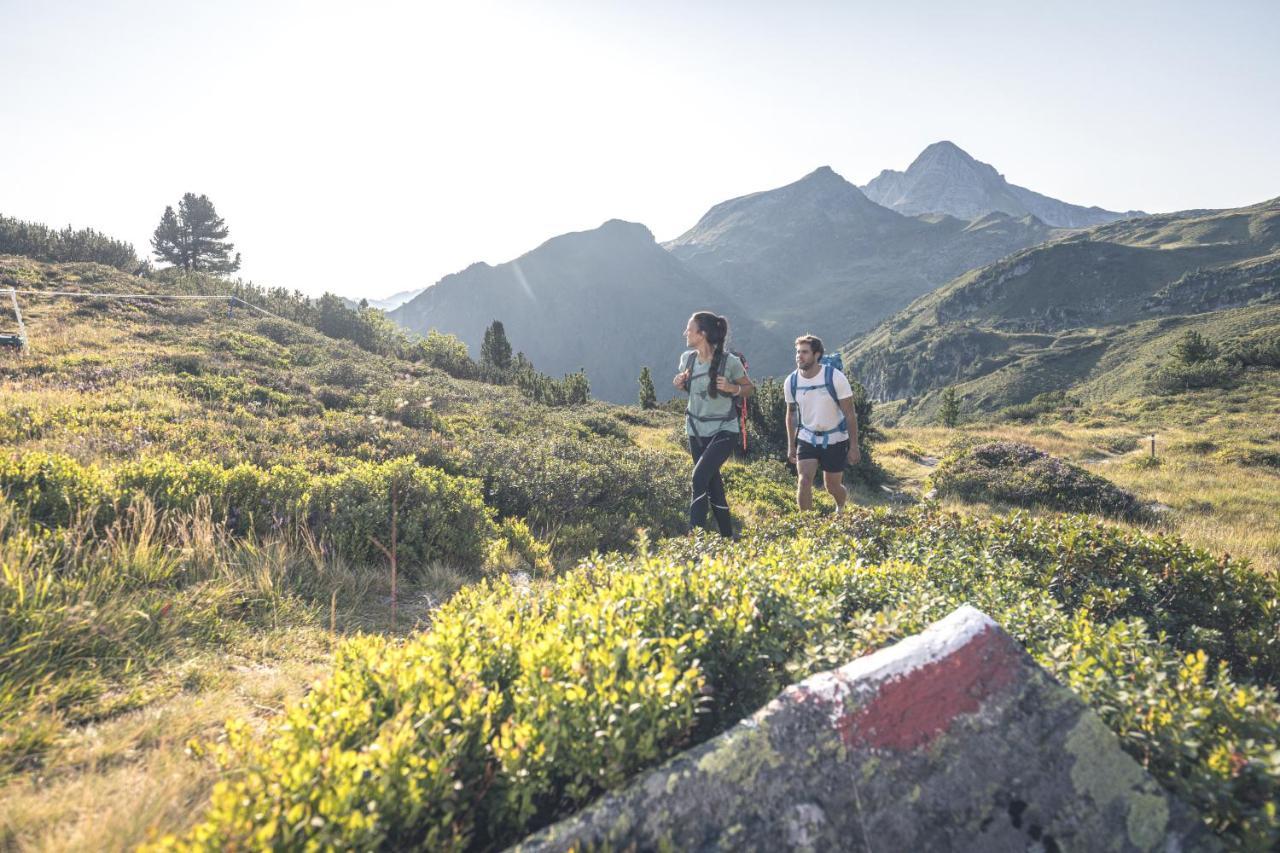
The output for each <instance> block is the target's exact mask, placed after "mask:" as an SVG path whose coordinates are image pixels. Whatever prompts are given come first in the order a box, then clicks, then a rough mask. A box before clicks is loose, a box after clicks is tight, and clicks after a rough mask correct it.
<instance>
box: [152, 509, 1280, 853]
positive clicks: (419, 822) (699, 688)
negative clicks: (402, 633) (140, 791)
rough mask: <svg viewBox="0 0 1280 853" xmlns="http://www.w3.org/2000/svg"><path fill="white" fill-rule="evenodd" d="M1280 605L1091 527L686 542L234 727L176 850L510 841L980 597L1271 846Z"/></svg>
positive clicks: (1134, 737) (934, 516) (1171, 775)
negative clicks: (217, 774)
mask: <svg viewBox="0 0 1280 853" xmlns="http://www.w3.org/2000/svg"><path fill="white" fill-rule="evenodd" d="M1046 593H1047V594H1046ZM1277 596H1278V590H1277V586H1276V582H1275V581H1274V580H1272V579H1267V578H1263V577H1261V576H1259V575H1257V574H1256V573H1253V572H1251V571H1250V570H1249V569H1248V568H1247V567H1245V566H1243V565H1241V564H1238V563H1234V562H1231V561H1214V560H1212V559H1211V558H1209V557H1208V556H1207V555H1204V554H1202V553H1200V552H1195V551H1192V550H1190V549H1187V548H1186V547H1185V546H1181V545H1179V544H1177V543H1176V542H1172V541H1170V540H1166V539H1162V538H1158V537H1148V536H1145V535H1142V534H1136V533H1127V532H1123V531H1118V530H1116V529H1114V528H1107V527H1103V526H1100V525H1093V524H1090V523H1089V522H1087V521H1085V520H1082V519H1079V518H1067V519H1058V520H1055V521H1053V522H1045V521H1041V520H1036V519H1026V518H1022V517H1018V516H1013V517H1010V518H1006V519H996V520H994V521H990V522H976V521H970V520H962V519H959V518H958V517H955V516H950V515H944V514H941V513H938V512H936V511H934V510H927V509H926V510H913V511H908V512H898V513H887V512H883V511H881V512H875V513H871V512H865V511H853V512H851V513H848V514H846V515H844V516H842V517H839V518H836V519H834V520H830V521H817V520H815V519H812V518H808V519H806V518H795V517H793V518H791V519H788V520H785V521H781V522H778V523H776V524H773V525H769V526H766V527H761V528H759V529H756V530H754V531H752V532H751V533H750V534H749V535H748V536H747V537H746V538H744V540H743V541H742V542H738V543H733V542H724V541H721V540H720V539H719V537H698V538H693V539H690V538H688V537H679V538H677V539H674V540H670V541H669V542H667V543H666V544H664V545H663V546H662V547H661V549H660V550H659V552H658V554H657V555H656V556H654V557H635V558H627V557H608V558H601V559H597V560H595V561H593V562H587V563H584V564H583V565H581V566H580V567H579V568H578V569H577V570H575V571H574V572H572V573H570V574H569V575H567V576H565V577H564V578H562V579H561V580H560V581H559V582H557V583H556V584H554V585H552V586H551V587H549V588H547V589H545V590H543V591H541V592H535V593H527V592H521V591H518V590H517V589H515V588H513V587H512V586H510V585H508V584H506V583H497V584H494V585H492V586H480V587H474V588H472V589H470V590H469V591H465V592H464V593H462V594H461V595H460V596H458V597H457V598H456V599H455V600H454V601H452V602H451V603H450V604H449V605H448V606H446V607H445V608H443V609H442V610H441V611H440V612H439V613H438V614H437V616H436V619H435V620H434V622H433V626H432V628H431V630H430V631H428V632H427V633H425V634H423V635H420V636H418V637H415V638H412V639H410V640H408V641H406V642H403V643H396V642H389V641H386V640H383V639H377V638H361V639H358V640H356V641H354V642H351V643H348V644H347V645H346V646H344V647H343V649H342V651H341V652H340V653H339V656H338V659H337V662H336V665H335V670H334V673H333V676H332V678H331V680H330V681H329V682H328V683H327V684H324V685H321V686H319V687H318V688H317V689H316V690H314V691H313V692H312V693H311V694H310V695H309V696H308V697H307V698H306V699H304V700H303V701H302V702H300V703H298V704H296V705H294V706H293V707H291V708H290V709H289V711H288V712H287V714H286V717H285V719H284V721H283V722H282V723H281V724H278V725H276V726H275V727H274V728H273V730H272V731H271V733H270V734H269V735H268V736H266V737H265V738H258V737H255V736H254V735H253V734H251V728H250V727H249V726H247V725H237V726H235V727H233V728H232V730H231V741H230V744H231V746H230V749H229V750H226V751H224V752H223V753H222V758H223V761H224V762H226V763H227V765H228V767H229V769H233V770H234V773H233V774H232V775H230V776H228V781H226V782H224V783H222V784H220V785H219V787H218V788H217V790H215V792H214V794H213V797H212V801H211V805H210V808H209V811H208V812H207V814H206V815H205V817H204V819H203V820H202V821H201V822H200V823H199V824H197V826H196V827H195V829H194V830H192V832H191V833H190V835H189V836H187V838H186V839H183V840H179V839H173V838H171V839H167V840H166V841H164V842H163V846H166V847H180V848H189V849H226V848H234V847H248V846H253V847H295V846H302V845H303V844H304V843H305V844H306V845H312V846H316V847H321V848H324V847H343V848H347V847H355V848H360V849H369V848H375V847H383V848H400V847H409V846H413V847H423V848H426V849H433V850H451V849H453V850H457V849H492V848H496V847H500V846H504V845H506V844H509V843H511V842H513V841H515V840H517V839H519V838H520V837H521V836H522V835H524V834H525V833H527V832H529V831H531V830H533V829H536V828H538V827H540V826H543V825H545V824H547V823H549V822H551V821H553V820H555V819H556V818H558V817H560V816H562V815H564V814H566V813H568V812H571V811H573V810H574V809H576V808H578V807H579V806H581V805H582V804H583V803H585V802H587V801H588V800H589V799H591V798H592V797H594V796H595V795H597V794H598V793H599V792H601V791H605V790H609V789H611V788H615V787H617V786H619V785H621V784H623V783H624V782H625V781H626V780H627V779H628V778H629V777H630V776H632V775H633V774H634V773H636V772H638V771H639V770H641V769H643V768H645V767H649V766H652V765H654V764H656V763H657V762H659V761H661V760H663V759H664V758H665V757H667V756H669V755H671V754H673V753H675V752H677V751H679V750H681V749H684V748H687V747H688V746H689V745H690V744H692V743H696V742H697V741H698V740H700V739H703V738H705V737H708V736H710V735H712V734H714V733H716V732H718V731H721V730H723V729H724V728H725V727H727V726H728V725H730V724H732V723H733V722H734V721H736V720H737V719H738V718H739V717H741V716H742V715H743V714H744V713H747V712H749V711H751V710H754V709H755V708H757V707H759V705H760V704H761V703H763V702H764V701H765V700H767V699H768V698H769V697H771V696H772V695H774V694H775V693H776V691H777V690H778V689H779V688H780V687H781V686H783V685H784V684H786V683H788V682H791V681H794V680H796V679H799V678H802V677H804V676H806V675H808V674H810V673H812V672H815V671H818V670H822V669H826V668H829V667H831V666H834V665H838V664H842V663H844V662H846V661H847V660H849V659H851V658H853V657H856V656H858V655H861V654H865V653H866V652H869V651H871V650H874V649H875V648H878V647H881V646H884V645H886V644H888V643H891V642H894V641H896V640H898V639H900V638H902V637H903V636H906V635H908V634H911V633H915V632H917V631H919V630H920V629H921V628H922V627H924V626H925V625H926V624H927V623H928V622H930V621H932V620H934V619H937V618H939V617H941V616H942V615H944V614H945V613H947V612H949V611H950V610H951V609H953V608H954V607H956V606H958V605H959V604H961V603H965V602H969V603H973V604H975V605H976V606H978V607H980V608H982V609H984V610H986V611H987V612H988V613H989V614H990V615H991V616H993V618H995V619H996V620H997V621H999V622H1000V623H1001V624H1002V625H1003V626H1004V627H1005V628H1006V630H1008V631H1009V632H1010V633H1011V634H1012V635H1013V636H1015V637H1017V638H1018V639H1019V640H1021V641H1022V642H1023V643H1024V644H1026V645H1027V647H1028V648H1029V649H1030V651H1031V652H1032V654H1033V655H1034V656H1035V657H1036V658H1037V659H1038V660H1039V661H1040V662H1041V663H1042V664H1043V665H1045V666H1046V667H1048V668H1049V670H1050V671H1051V672H1052V673H1053V674H1054V675H1055V676H1056V677H1058V678H1059V679H1060V680H1062V681H1063V682H1064V683H1067V684H1068V685H1070V686H1071V687H1072V688H1073V689H1075V690H1076V691H1077V693H1079V694H1080V695H1081V696H1082V698H1084V700H1085V701H1086V702H1088V703H1089V704H1090V705H1092V706H1093V707H1094V708H1095V709H1096V710H1097V711H1098V713H1099V714H1100V715H1101V717H1102V719H1103V720H1104V721H1105V722H1106V723H1107V725H1109V726H1110V727H1111V728H1112V730H1114V731H1115V732H1116V733H1117V735H1118V736H1119V738H1120V741H1121V744H1122V745H1123V747H1124V748H1125V749H1126V750H1127V751H1129V752H1130V753H1131V754H1133V755H1134V756H1135V757H1137V758H1138V760H1140V761H1142V762H1143V763H1144V764H1145V765H1146V766H1147V767H1148V768H1149V769H1150V770H1151V772H1152V773H1153V774H1154V775H1155V777H1156V779H1157V780H1158V781H1159V782H1160V783H1161V784H1163V785H1164V786H1166V787H1167V788H1169V789H1170V790H1172V791H1174V792H1175V793H1177V794H1178V795H1180V796H1182V797H1183V798H1185V799H1186V800H1188V801H1189V802H1190V803H1192V804H1193V805H1194V806H1195V807H1196V808H1197V809H1199V810H1200V811H1201V813H1202V814H1203V815H1204V816H1205V819H1206V821H1208V822H1209V824H1210V826H1212V827H1213V828H1214V829H1215V830H1216V831H1218V832H1219V833H1221V834H1222V835H1223V837H1224V838H1225V839H1227V840H1229V841H1233V842H1236V843H1238V844H1240V845H1242V846H1245V847H1250V848H1255V849H1261V848H1264V847H1267V846H1270V845H1274V844H1275V843H1277V842H1278V841H1280V818H1278V817H1277V815H1276V810H1275V806H1274V804H1275V802H1276V801H1277V799H1278V798H1280V765H1277V764H1276V761H1275V754H1276V752H1277V750H1280V701H1278V700H1277V696H1276V693H1275V690H1274V687H1273V685H1274V683H1275V679H1276V676H1277V674H1278V673H1280V670H1277V669H1276V668H1275V663H1276V658H1277V655H1278V654H1280V651H1278V650H1276V649H1275V648H1274V645H1275V643H1274V637H1275V632H1276V629H1277V624H1278V622H1277V620H1280V607H1277ZM1242 625H1245V626H1247V627H1248V630H1246V631H1244V632H1243V633H1241V634H1240V635H1238V636H1236V637H1234V638H1228V634H1229V633H1230V632H1231V631H1232V630H1233V629H1235V628H1239V627H1241V626H1242ZM1204 641H1208V642H1210V643H1211V644H1217V645H1216V646H1215V649H1219V650H1221V651H1222V652H1223V653H1224V655H1225V657H1226V659H1227V660H1228V661H1230V662H1231V665H1230V667H1229V668H1228V667H1221V668H1219V667H1215V666H1213V665H1212V663H1211V657H1210V656H1208V655H1205V654H1204V653H1202V652H1199V651H1196V649H1198V648H1200V647H1201V645H1199V644H1202V643H1203V642H1204ZM1211 654H1212V653H1211ZM1251 679H1253V680H1251Z"/></svg>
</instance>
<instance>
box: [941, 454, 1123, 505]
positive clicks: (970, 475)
mask: <svg viewBox="0 0 1280 853" xmlns="http://www.w3.org/2000/svg"><path fill="white" fill-rule="evenodd" d="M931 482H932V484H933V488H934V489H936V490H937V493H938V496H939V497H956V498H959V499H961V500H965V501H988V502H991V503H998V504H1011V505H1013V506H1042V507H1047V508H1049V509H1056V510H1060V511H1062V512H1096V513H1102V514H1103V515H1111V516H1117V517H1122V518H1132V517H1135V516H1137V515H1139V514H1140V512H1141V504H1140V503H1139V501H1138V499H1137V497H1136V496H1134V495H1133V494H1132V493H1130V492H1127V491H1125V490H1124V489H1122V488H1120V487H1119V486H1117V485H1115V484H1113V483H1111V482H1110V481H1108V480H1106V479H1104V478H1102V477H1099V476H1098V475H1097V474H1091V473H1089V472H1088V471H1086V470H1084V469H1083V468H1081V467H1079V466H1078V465H1073V464H1071V463H1070V462H1066V461H1064V460H1062V459H1058V458H1057V457H1055V456H1050V455H1049V454H1048V453H1045V452H1044V451H1042V450H1037V449H1036V448H1034V447H1032V446H1031V445H1029V444H1019V443H1017V442H1011V441H996V442H991V443H988V444H980V445H978V446H976V447H970V448H968V449H966V450H964V451H961V452H960V453H957V454H954V455H952V456H949V457H947V458H946V459H944V460H943V461H942V462H941V463H940V464H939V465H938V469H937V470H936V471H934V473H933V477H932V478H931Z"/></svg>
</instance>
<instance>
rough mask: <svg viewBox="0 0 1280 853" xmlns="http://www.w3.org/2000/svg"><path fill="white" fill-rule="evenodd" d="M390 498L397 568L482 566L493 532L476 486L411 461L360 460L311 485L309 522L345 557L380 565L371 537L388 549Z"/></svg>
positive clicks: (468, 481) (382, 557)
mask: <svg viewBox="0 0 1280 853" xmlns="http://www.w3.org/2000/svg"><path fill="white" fill-rule="evenodd" d="M393 495H394V499H395V502H396V528H397V542H398V552H399V553H398V560H399V562H400V565H401V566H403V567H405V568H406V569H409V570H410V571H412V570H415V569H416V570H421V569H423V568H425V567H426V566H427V565H428V564H429V563H431V562H434V561H442V562H445V563H451V564H454V565H458V566H464V567H465V566H471V567H475V566H478V565H480V564H481V563H482V562H483V561H484V558H485V556H486V554H487V553H488V546H489V541H490V539H491V538H493V536H494V534H495V532H496V530H495V528H494V523H493V520H492V517H491V516H492V511H491V510H490V509H489V508H488V507H487V506H485V504H484V496H483V495H482V494H481V491H480V483H479V482H478V481H476V480H470V479H466V478H462V477H452V476H450V475H448V474H446V473H444V472H443V471H440V470H438V469H434V468H423V467H420V466H418V465H417V464H415V463H414V461H413V460H412V459H398V460H394V461H391V462H384V463H374V462H362V463H358V464H355V465H352V466H351V467H350V468H348V469H347V470H345V471H342V472H340V473H337V474H330V475H328V476H326V477H322V478H319V479H318V480H316V481H313V482H312V483H311V484H310V493H309V495H308V500H307V506H308V512H307V518H308V523H309V525H310V527H311V528H312V529H313V530H317V531H321V532H322V534H323V535H324V536H325V538H326V539H328V540H329V541H331V542H332V543H333V545H334V547H335V548H336V549H337V551H338V552H339V553H341V554H342V555H343V556H345V557H346V558H347V559H350V560H354V561H356V562H357V563H361V562H363V563H371V562H375V561H378V562H381V561H382V560H384V559H385V557H384V556H383V553H382V551H381V549H379V548H378V547H377V545H376V544H374V541H373V540H374V539H375V538H376V539H378V540H379V541H381V542H382V543H383V544H384V545H385V546H386V547H388V548H389V547H390V546H391V508H392V507H391V504H392V497H393Z"/></svg>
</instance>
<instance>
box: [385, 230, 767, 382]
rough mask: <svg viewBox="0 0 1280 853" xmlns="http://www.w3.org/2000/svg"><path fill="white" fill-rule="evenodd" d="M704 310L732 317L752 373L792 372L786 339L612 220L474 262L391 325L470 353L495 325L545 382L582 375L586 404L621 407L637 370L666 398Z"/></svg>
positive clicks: (643, 234) (734, 342)
mask: <svg viewBox="0 0 1280 853" xmlns="http://www.w3.org/2000/svg"><path fill="white" fill-rule="evenodd" d="M703 309H707V310H711V311H714V312H716V313H718V314H724V315H726V316H727V317H728V318H729V322H730V348H733V349H741V350H743V351H744V352H745V354H746V355H747V358H748V361H749V362H750V364H751V372H752V374H761V371H763V373H762V374H761V375H767V374H769V373H780V372H782V371H783V370H786V369H789V365H790V363H791V345H790V340H789V339H788V340H786V341H782V340H780V339H778V337H777V336H776V335H774V334H773V333H771V332H769V331H768V330H766V329H764V328H763V327H762V326H761V325H760V324H758V323H756V322H753V321H752V320H751V319H750V317H749V315H748V313H747V312H746V311H744V310H742V308H741V307H739V305H738V304H736V303H735V301H734V300H733V299H731V298H729V297H728V296H726V295H725V294H724V293H722V292H721V291H719V290H718V289H717V288H715V287H713V286H712V285H711V284H709V283H708V282H706V281H705V280H703V279H702V278H700V277H699V276H697V275H695V274H694V273H693V272H691V271H690V270H689V269H688V268H687V267H685V266H684V265H683V264H682V263H680V261H679V260H677V259H676V258H674V257H672V256H671V255H670V254H669V253H667V252H665V251H663V249H662V248H661V247H660V246H659V245H658V244H657V243H656V242H655V241H654V239H653V235H652V234H651V233H650V232H649V230H648V229H647V228H645V227H644V226H643V225H637V224H634V223H630V222H622V221H619V220H612V221H609V222H606V223H605V224H604V225H602V226H600V227H599V228H597V229H595V230H593V231H583V232H578V233H573V234H564V235H562V236H559V237H555V238H553V239H551V240H548V241H547V242H546V243H544V244H543V245H541V246H539V247H538V248H537V249H534V250H533V251H531V252H529V253H527V254H525V255H522V256H521V257H519V258H517V259H516V260H514V261H510V262H508V263H505V264H500V265H498V266H490V265H488V264H484V263H478V264H473V265H472V266H470V267H468V268H467V269H465V270H463V271H462V272H459V273H455V274H454V275H450V276H446V277H445V278H443V279H441V280H440V282H439V283H438V284H436V285H434V286H432V287H429V288H427V289H426V290H424V291H423V292H422V293H420V294H419V295H418V296H417V297H415V298H414V299H413V300H411V301H409V302H408V303H406V304H405V305H403V306H401V307H400V308H398V309H396V310H395V311H392V312H391V313H390V314H389V316H390V317H391V318H392V319H393V320H395V321H396V322H397V323H399V324H400V325H402V326H404V327H406V328H408V329H410V330H412V331H416V332H419V333H423V334H425V333H426V332H427V331H428V330H429V329H437V330H439V331H442V332H448V333H450V334H454V335H457V336H458V337H459V338H461V339H462V341H463V342H464V343H466V344H467V346H468V348H469V349H470V350H471V352H472V354H473V355H478V354H479V352H480V344H481V341H482V340H483V338H484V330H485V328H486V327H487V326H488V325H489V324H490V323H492V322H493V321H494V320H501V321H502V324H503V326H504V328H505V329H506V334H507V338H508V340H510V342H511V346H512V349H513V350H515V351H518V352H523V353H524V354H525V355H526V356H528V358H529V359H530V360H531V361H532V362H533V364H534V366H535V367H537V368H538V369H539V370H541V371H542V372H544V373H548V374H551V375H553V376H560V375H562V374H565V373H570V372H572V371H576V370H578V369H579V368H583V369H585V370H586V372H587V377H588V378H589V379H590V381H591V393H592V395H593V396H594V397H597V398H599V399H603V400H610V401H613V402H619V403H630V402H634V401H635V400H636V397H637V394H638V392H639V386H638V385H637V379H638V377H639V373H640V368H641V367H642V366H648V367H649V368H650V369H652V370H653V374H654V384H655V385H656V386H657V390H658V394H659V396H660V397H662V398H664V399H665V398H670V397H671V395H672V388H671V383H670V377H671V376H673V375H674V374H675V372H676V365H677V361H678V360H679V357H680V353H681V352H683V351H684V349H685V345H684V327H685V323H686V322H687V321H688V319H689V315H690V314H692V313H693V312H694V311H698V310H703Z"/></svg>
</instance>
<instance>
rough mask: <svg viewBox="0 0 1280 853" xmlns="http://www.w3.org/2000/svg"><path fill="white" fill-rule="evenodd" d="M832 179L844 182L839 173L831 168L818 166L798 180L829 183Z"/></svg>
mask: <svg viewBox="0 0 1280 853" xmlns="http://www.w3.org/2000/svg"><path fill="white" fill-rule="evenodd" d="M833 179H834V180H837V181H844V178H842V177H841V176H840V175H839V173H837V172H836V170H835V169H833V168H831V167H830V166H819V167H818V168H816V169H814V170H813V171H812V172H810V173H809V174H807V175H805V176H804V177H803V178H801V179H800V180H801V181H830V180H833Z"/></svg>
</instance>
